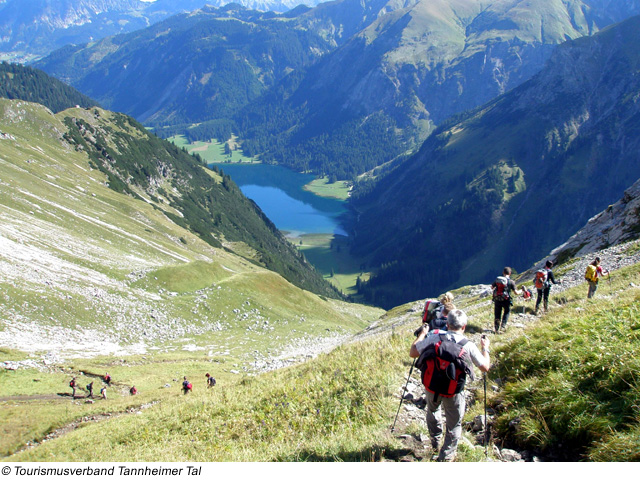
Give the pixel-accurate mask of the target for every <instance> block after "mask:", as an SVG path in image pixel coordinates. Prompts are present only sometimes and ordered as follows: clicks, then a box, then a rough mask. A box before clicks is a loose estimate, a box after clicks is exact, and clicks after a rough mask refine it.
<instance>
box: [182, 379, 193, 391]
mask: <svg viewBox="0 0 640 480" xmlns="http://www.w3.org/2000/svg"><path fill="white" fill-rule="evenodd" d="M191 390H193V385H191V383H190V382H189V380H187V377H184V381H183V382H182V391H183V392H184V394H185V395H186V394H187V393H189V392H190V391H191Z"/></svg>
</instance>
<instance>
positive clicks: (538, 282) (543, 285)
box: [533, 260, 559, 315]
mask: <svg viewBox="0 0 640 480" xmlns="http://www.w3.org/2000/svg"><path fill="white" fill-rule="evenodd" d="M551 267H553V262H552V261H551V260H547V262H546V263H545V265H544V267H543V268H541V269H540V270H538V271H537V272H536V276H535V279H534V280H533V282H534V284H535V286H536V289H537V290H538V298H537V300H536V315H538V309H539V308H540V302H541V301H542V300H543V299H544V302H543V303H544V311H545V313H546V312H547V310H548V309H549V292H550V291H551V284H553V285H557V284H558V283H559V282H556V279H555V278H554V276H553V272H552V271H551Z"/></svg>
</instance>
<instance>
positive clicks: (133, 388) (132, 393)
mask: <svg viewBox="0 0 640 480" xmlns="http://www.w3.org/2000/svg"><path fill="white" fill-rule="evenodd" d="M129 393H130V394H131V395H136V394H137V393H138V389H137V388H136V386H135V385H133V386H132V387H131V388H130V389H129Z"/></svg>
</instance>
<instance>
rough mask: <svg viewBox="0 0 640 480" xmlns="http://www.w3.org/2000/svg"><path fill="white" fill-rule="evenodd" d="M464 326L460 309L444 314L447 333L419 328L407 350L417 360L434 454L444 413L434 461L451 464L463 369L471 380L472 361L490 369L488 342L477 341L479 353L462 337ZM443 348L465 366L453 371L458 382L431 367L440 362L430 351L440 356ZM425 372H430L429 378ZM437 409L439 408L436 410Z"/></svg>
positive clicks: (459, 416)
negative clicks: (440, 374)
mask: <svg viewBox="0 0 640 480" xmlns="http://www.w3.org/2000/svg"><path fill="white" fill-rule="evenodd" d="M466 327H467V315H466V314H465V313H464V312H463V311H462V310H459V309H456V310H453V311H451V312H449V315H447V329H448V331H447V332H441V333H438V334H434V333H431V334H429V333H428V332H427V330H426V328H423V329H422V332H421V333H420V334H419V335H418V338H416V340H415V341H414V342H413V344H412V345H411V349H410V350H409V356H410V357H411V358H418V361H417V362H416V365H417V366H418V368H420V369H421V370H422V372H423V373H422V382H423V385H425V389H426V393H427V396H426V399H427V427H428V429H429V436H430V437H431V447H432V448H433V449H434V451H437V450H438V446H439V443H440V440H441V439H442V410H444V417H445V424H446V427H447V433H446V435H445V437H444V443H443V444H442V448H441V449H440V452H439V454H438V457H437V460H438V461H453V460H454V459H455V456H456V451H457V448H458V441H459V440H460V437H461V435H462V418H463V416H464V412H465V396H464V391H463V390H464V382H465V379H466V373H465V370H468V374H469V376H471V377H472V378H473V367H472V366H471V363H470V362H473V364H474V365H476V366H477V367H478V368H479V369H480V370H482V371H483V372H488V371H489V367H490V366H491V362H490V360H489V339H487V338H486V337H485V336H482V338H481V339H480V344H481V348H482V352H481V351H480V350H478V347H476V345H475V344H474V343H473V342H470V341H469V340H468V339H466V338H465V336H464V331H465V328H466ZM434 347H435V348H434ZM445 349H451V351H455V352H457V353H455V354H454V356H453V357H452V358H454V357H456V355H457V358H459V359H462V361H463V362H464V364H465V366H464V367H461V366H458V369H457V370H454V372H457V374H456V376H455V378H456V380H458V381H456V380H451V377H447V374H446V373H444V371H443V370H439V369H438V368H436V367H435V366H437V365H439V364H440V362H441V360H442V359H441V358H439V357H437V356H436V355H435V353H434V354H433V355H431V356H430V357H429V353H430V352H431V353H433V352H438V354H443V353H442V352H443V350H445ZM456 349H457V350H456ZM423 354H424V355H423ZM443 355H444V354H443ZM429 358H430V359H429ZM423 359H424V360H423ZM429 362H431V366H429ZM446 371H447V373H449V371H450V368H447V369H446ZM429 372H431V376H430V373H429ZM438 372H442V377H437V373H438ZM443 379H444V382H445V385H444V387H445V388H444V389H443V388H440V387H441V386H442V385H441V381H442V380H443ZM438 380H440V382H439V381H438ZM439 383H440V385H439ZM451 384H453V385H451ZM443 390H444V391H443ZM441 406H442V409H441V408H440V407H441Z"/></svg>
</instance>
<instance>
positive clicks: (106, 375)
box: [104, 372, 111, 385]
mask: <svg viewBox="0 0 640 480" xmlns="http://www.w3.org/2000/svg"><path fill="white" fill-rule="evenodd" d="M104 383H106V384H107V385H111V375H109V372H107V373H105V374H104Z"/></svg>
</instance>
